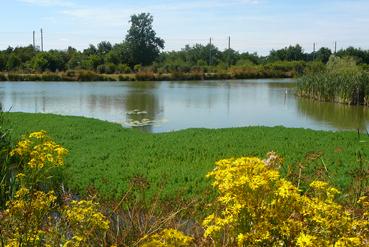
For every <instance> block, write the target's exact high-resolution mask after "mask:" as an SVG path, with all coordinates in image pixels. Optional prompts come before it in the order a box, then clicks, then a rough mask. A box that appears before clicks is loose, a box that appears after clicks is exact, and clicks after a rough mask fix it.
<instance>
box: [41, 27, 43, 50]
mask: <svg viewBox="0 0 369 247" xmlns="http://www.w3.org/2000/svg"><path fill="white" fill-rule="evenodd" d="M41 51H44V33H43V31H42V28H41Z"/></svg>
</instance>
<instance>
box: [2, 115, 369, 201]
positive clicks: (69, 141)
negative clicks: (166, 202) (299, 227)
mask: <svg viewBox="0 0 369 247" xmlns="http://www.w3.org/2000/svg"><path fill="white" fill-rule="evenodd" d="M7 117H8V118H9V121H10V125H11V127H12V133H13V138H19V137H20V136H21V135H22V134H24V133H29V132H31V131H35V130H41V129H42V130H46V131H48V132H49V133H50V136H51V137H52V138H53V139H55V140H56V141H57V142H58V143H60V144H62V145H63V146H64V147H66V148H67V149H69V150H70V154H69V156H68V157H67V159H66V163H67V165H66V168H65V170H64V175H65V179H66V181H65V183H66V184H67V185H68V186H69V187H70V188H72V189H74V190H76V191H85V190H86V189H88V188H90V189H91V188H94V189H97V190H98V191H99V192H101V193H102V195H104V196H106V197H120V196H122V194H124V192H125V191H126V190H127V188H128V187H129V183H130V181H136V182H137V181H139V182H140V183H143V184H145V186H147V187H148V188H149V189H148V190H147V193H148V194H151V195H152V194H154V193H157V192H158V191H161V192H160V193H161V195H162V196H163V197H165V198H173V197H175V196H176V195H181V197H193V196H196V195H203V194H202V192H204V191H205V190H206V189H207V188H208V187H209V186H208V185H209V181H208V180H207V179H206V178H205V174H206V173H207V172H208V171H210V170H212V169H213V168H214V162H215V161H217V160H219V159H223V158H230V157H241V156H259V157H264V156H265V154H266V153H267V152H269V151H271V150H274V151H276V152H277V153H279V154H280V155H281V156H282V157H284V158H285V165H284V167H283V168H282V173H284V175H285V176H288V177H289V178H290V179H291V180H293V181H295V182H296V183H297V182H298V180H300V181H301V183H302V184H306V183H308V182H311V181H312V180H313V179H314V180H315V179H319V178H320V179H326V180H329V181H330V182H332V184H334V185H335V186H337V187H339V188H341V189H343V190H347V189H348V188H352V186H351V187H350V185H352V182H353V177H354V176H355V172H356V170H357V169H359V163H358V162H357V156H356V152H357V151H358V150H359V149H362V150H363V152H364V154H365V155H368V154H369V148H368V147H369V144H368V143H367V142H365V140H367V139H368V137H366V136H361V137H360V138H361V142H359V139H358V135H357V133H354V132H323V131H313V130H305V129H288V128H284V127H274V128H268V127H247V128H235V129H218V130H209V129H189V130H184V131H178V132H171V133H161V134H147V133H141V132H139V131H136V130H132V129H124V128H122V127H121V126H120V125H118V124H113V123H108V122H103V121H99V120H94V119H87V118H81V117H63V116H57V115H49V114H25V113H8V114H7ZM299 167H300V168H301V169H302V170H301V175H299V171H300V169H299ZM148 196H150V195H148Z"/></svg>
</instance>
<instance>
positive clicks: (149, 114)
mask: <svg viewBox="0 0 369 247" xmlns="http://www.w3.org/2000/svg"><path fill="white" fill-rule="evenodd" d="M158 85H159V83H157V82H134V83H130V84H129V86H130V90H129V92H128V94H127V95H126V98H125V106H126V111H127V112H131V113H132V114H127V121H126V122H128V123H130V122H134V121H137V122H139V123H142V122H144V121H145V120H149V121H159V120H160V119H158V117H159V114H160V112H162V110H161V109H160V104H159V98H158V96H157V94H156V93H155V92H154V90H155V89H156V88H157V87H158ZM134 111H136V113H133V112H134ZM137 111H138V112H139V113H137ZM153 124H154V123H150V124H147V125H145V126H141V127H140V129H143V130H144V131H148V132H151V131H152V127H153Z"/></svg>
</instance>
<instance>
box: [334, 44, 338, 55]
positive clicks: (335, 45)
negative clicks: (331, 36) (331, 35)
mask: <svg viewBox="0 0 369 247" xmlns="http://www.w3.org/2000/svg"><path fill="white" fill-rule="evenodd" d="M336 53H337V41H335V42H334V54H335V55H336Z"/></svg>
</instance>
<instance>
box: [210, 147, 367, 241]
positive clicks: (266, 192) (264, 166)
mask: <svg viewBox="0 0 369 247" xmlns="http://www.w3.org/2000/svg"><path fill="white" fill-rule="evenodd" d="M280 164H281V162H280V159H279V158H278V156H276V155H275V154H274V153H271V154H270V156H269V158H268V159H267V160H265V161H263V160H261V159H259V158H239V159H228V160H220V161H218V162H217V163H216V168H215V169H214V171H212V172H210V173H209V174H208V177H211V178H213V179H214V182H213V184H212V185H213V187H214V188H215V189H216V190H217V191H218V193H219V196H218V197H217V199H216V202H215V203H214V205H213V212H214V213H213V214H211V215H209V216H208V217H207V218H206V219H205V220H204V222H203V225H204V227H205V236H206V237H212V239H214V240H215V242H216V243H223V244H224V245H229V246H235V245H238V246H364V245H366V244H368V243H369V234H368V233H369V222H368V220H369V218H368V217H369V211H368V210H369V207H368V206H369V203H368V200H367V198H365V197H363V198H361V200H360V201H359V203H362V205H364V208H365V209H364V210H363V211H361V212H360V213H358V214H356V215H354V214H353V212H352V211H351V210H348V209H345V208H344V207H343V206H342V205H340V204H338V203H337V202H335V196H336V195H338V194H339V193H340V192H339V191H338V190H337V189H335V188H333V187H330V186H328V184H327V183H325V182H321V181H314V182H312V183H311V184H310V191H309V193H306V194H301V191H300V190H299V188H298V187H296V186H294V185H293V184H292V183H291V182H289V181H287V180H285V179H283V178H281V177H280V174H279V171H278V167H279V165H280ZM363 202H364V203H363Z"/></svg>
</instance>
